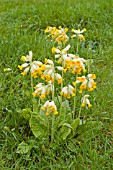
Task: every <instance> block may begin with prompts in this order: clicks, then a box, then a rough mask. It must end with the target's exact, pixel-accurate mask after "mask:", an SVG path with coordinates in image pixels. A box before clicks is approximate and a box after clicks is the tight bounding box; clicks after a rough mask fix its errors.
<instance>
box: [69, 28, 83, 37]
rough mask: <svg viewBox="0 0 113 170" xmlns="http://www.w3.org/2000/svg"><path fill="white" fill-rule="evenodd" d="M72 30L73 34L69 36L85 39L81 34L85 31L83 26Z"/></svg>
mask: <svg viewBox="0 0 113 170" xmlns="http://www.w3.org/2000/svg"><path fill="white" fill-rule="evenodd" d="M72 32H74V33H75V34H74V35H72V36H71V38H74V37H77V38H79V39H80V40H85V38H84V36H83V35H82V33H84V32H86V28H84V29H83V30H80V29H78V30H74V29H72Z"/></svg>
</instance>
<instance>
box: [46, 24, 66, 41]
mask: <svg viewBox="0 0 113 170" xmlns="http://www.w3.org/2000/svg"><path fill="white" fill-rule="evenodd" d="M67 31H68V28H62V27H61V26H59V29H57V28H56V27H51V26H48V27H47V28H46V30H45V33H49V35H48V37H50V36H51V37H52V39H54V40H55V41H56V42H57V43H58V44H61V43H65V42H67V41H68V39H69V37H68V36H67V35H66V32H67Z"/></svg>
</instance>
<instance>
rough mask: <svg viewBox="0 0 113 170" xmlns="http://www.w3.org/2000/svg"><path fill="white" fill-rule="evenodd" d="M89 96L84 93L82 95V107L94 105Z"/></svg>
mask: <svg viewBox="0 0 113 170" xmlns="http://www.w3.org/2000/svg"><path fill="white" fill-rule="evenodd" d="M88 97H89V95H84V96H83V97H82V99H81V102H82V107H85V106H88V107H91V106H92V104H90V101H89V99H88Z"/></svg>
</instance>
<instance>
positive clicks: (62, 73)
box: [60, 63, 64, 115]
mask: <svg viewBox="0 0 113 170" xmlns="http://www.w3.org/2000/svg"><path fill="white" fill-rule="evenodd" d="M62 67H64V64H63V63H62ZM63 77H64V72H63V70H62V82H61V90H62V88H63ZM61 111H62V95H61V96H60V115H61Z"/></svg>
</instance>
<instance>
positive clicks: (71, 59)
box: [18, 26, 96, 116]
mask: <svg viewBox="0 0 113 170" xmlns="http://www.w3.org/2000/svg"><path fill="white" fill-rule="evenodd" d="M85 31H86V29H85V28H84V29H83V30H80V29H78V30H75V29H72V32H73V33H74V35H72V36H71V38H74V37H76V38H78V39H79V40H85V38H84V36H83V35H82V33H84V32H85ZM67 32H68V28H62V27H61V26H59V28H58V29H57V28H56V27H51V26H48V27H47V28H46V30H45V33H48V37H51V38H52V40H54V42H55V44H56V43H57V44H58V46H57V47H53V48H52V53H53V54H54V58H55V60H56V61H57V64H54V62H53V60H50V59H47V58H45V61H44V62H41V61H32V56H33V54H32V51H29V55H27V56H22V57H21V60H22V61H24V62H25V63H24V64H22V65H18V68H19V70H23V69H24V71H23V72H22V73H21V74H22V75H26V74H27V73H28V72H29V71H30V73H31V78H38V76H39V81H40V79H42V82H41V83H38V84H37V85H36V86H35V87H34V89H35V90H34V92H33V96H35V97H36V96H38V97H39V98H40V99H41V100H44V101H45V99H46V96H48V95H50V94H52V95H50V96H52V99H51V100H52V101H49V100H47V101H46V102H45V104H44V105H43V106H42V110H44V111H45V112H46V115H47V116H49V115H50V114H51V113H53V114H55V115H56V114H58V111H57V107H56V105H55V103H54V95H55V85H56V84H55V83H56V82H57V84H61V90H60V95H61V99H63V97H62V96H64V97H66V98H67V99H70V98H71V97H74V98H75V96H76V93H77V90H76V87H77V86H76V85H77V84H80V87H79V88H80V89H79V92H80V93H82V92H83V91H84V90H88V92H91V91H93V90H94V89H95V88H96V82H95V81H94V79H95V78H96V76H95V74H88V75H87V76H85V75H86V64H87V61H86V60H85V59H84V58H81V57H79V55H78V47H77V51H76V54H72V53H69V50H70V48H71V45H70V44H67V41H68V40H69V37H68V35H67ZM59 72H61V74H60V73H59ZM65 73H69V75H71V74H72V77H70V80H69V82H68V85H65V86H64V84H65V82H67V81H68V80H66V81H65V79H68V78H69V77H68V76H64V74H65ZM81 74H83V76H80V75H81ZM84 74H85V75H84ZM75 77H76V78H75ZM73 79H75V81H74V82H72V80H73ZM44 82H45V83H44ZM72 83H73V86H72V85H71V84H72ZM82 95H83V94H82ZM88 97H89V95H85V96H82V99H81V102H82V107H84V106H88V107H91V106H92V105H91V104H90V101H89V99H88ZM61 102H62V100H61ZM74 102H75V100H74Z"/></svg>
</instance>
